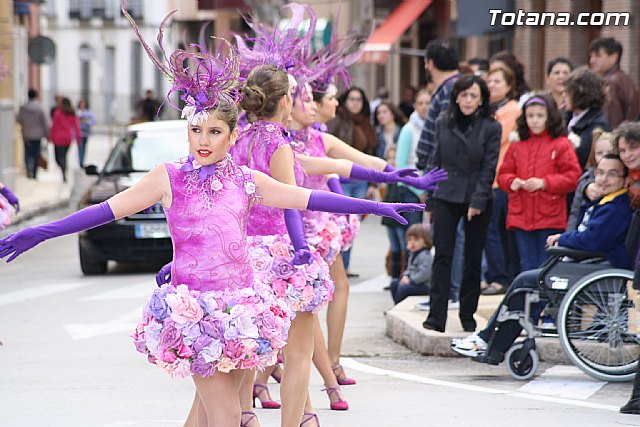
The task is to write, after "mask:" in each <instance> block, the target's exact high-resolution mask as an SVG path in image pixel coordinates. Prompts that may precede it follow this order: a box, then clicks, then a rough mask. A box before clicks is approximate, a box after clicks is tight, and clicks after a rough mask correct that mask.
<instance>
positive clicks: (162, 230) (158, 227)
mask: <svg viewBox="0 0 640 427" xmlns="http://www.w3.org/2000/svg"><path fill="white" fill-rule="evenodd" d="M166 237H169V227H168V226H167V223H165V222H162V223H155V224H136V239H164V238H166Z"/></svg>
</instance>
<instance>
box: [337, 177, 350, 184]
mask: <svg viewBox="0 0 640 427" xmlns="http://www.w3.org/2000/svg"><path fill="white" fill-rule="evenodd" d="M340 183H341V184H351V180H350V179H349V178H347V177H346V176H341V177H340Z"/></svg>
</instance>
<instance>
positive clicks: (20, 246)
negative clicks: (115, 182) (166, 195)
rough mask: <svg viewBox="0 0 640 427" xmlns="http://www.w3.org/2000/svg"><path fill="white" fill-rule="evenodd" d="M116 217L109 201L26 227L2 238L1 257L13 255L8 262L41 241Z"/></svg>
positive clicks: (86, 228)
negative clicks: (48, 221)
mask: <svg viewBox="0 0 640 427" xmlns="http://www.w3.org/2000/svg"><path fill="white" fill-rule="evenodd" d="M114 219H115V217H114V215H113V211H112V210H111V207H110V206H109V204H108V203H107V202H102V203H100V204H99V205H93V206H90V207H88V208H84V209H82V210H81V211H78V212H76V213H73V214H71V215H69V216H66V217H64V218H62V219H60V220H58V221H54V222H50V223H48V224H43V225H38V226H36V227H29V228H25V229H24V230H20V231H18V232H17V233H14V234H12V235H10V236H9V237H7V238H5V239H2V240H0V259H1V258H4V257H6V256H8V255H11V256H10V257H9V259H7V262H11V261H13V260H14V259H15V258H16V257H17V256H18V255H20V254H22V253H23V252H26V251H28V250H29V249H31V248H33V247H34V246H36V245H37V244H39V243H42V242H44V241H45V240H47V239H52V238H54V237H59V236H64V235H65V234H71V233H77V232H79V231H84V230H88V229H90V228H94V227H98V226H99V225H103V224H106V223H108V222H111V221H113V220H114Z"/></svg>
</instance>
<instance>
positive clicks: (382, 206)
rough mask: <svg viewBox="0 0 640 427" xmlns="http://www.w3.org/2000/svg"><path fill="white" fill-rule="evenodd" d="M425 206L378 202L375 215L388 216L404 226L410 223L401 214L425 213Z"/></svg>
mask: <svg viewBox="0 0 640 427" xmlns="http://www.w3.org/2000/svg"><path fill="white" fill-rule="evenodd" d="M423 210H424V204H422V203H382V202H378V208H377V209H375V211H374V212H371V213H373V214H375V215H381V216H387V217H389V218H393V219H395V220H396V221H398V222H399V223H400V224H402V225H407V224H408V223H409V222H408V221H407V220H406V219H404V218H403V217H402V216H400V213H399V212H407V211H423Z"/></svg>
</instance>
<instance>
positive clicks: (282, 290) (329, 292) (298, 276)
mask: <svg viewBox="0 0 640 427" xmlns="http://www.w3.org/2000/svg"><path fill="white" fill-rule="evenodd" d="M247 244H248V245H249V257H250V258H251V263H252V265H253V270H254V274H255V275H256V278H257V279H258V280H259V281H260V282H264V283H268V284H269V285H270V286H271V289H273V293H274V294H275V295H276V297H278V298H282V299H283V300H285V301H286V302H287V304H288V305H289V307H290V308H291V310H292V311H293V312H300V311H311V312H313V313H317V312H318V311H320V310H321V309H322V308H323V307H325V306H326V305H327V303H328V302H329V301H331V299H333V289H334V284H333V280H331V277H330V276H329V266H328V265H327V263H326V262H325V261H324V260H323V259H322V257H321V256H320V254H319V253H318V251H316V250H314V249H313V247H312V248H311V252H312V254H313V258H312V261H311V264H305V265H293V264H292V260H293V254H294V251H293V246H292V245H291V240H290V239H289V236H288V235H284V236H280V235H272V236H248V237H247Z"/></svg>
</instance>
